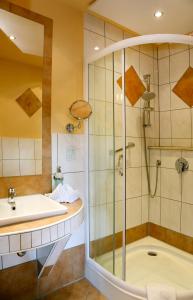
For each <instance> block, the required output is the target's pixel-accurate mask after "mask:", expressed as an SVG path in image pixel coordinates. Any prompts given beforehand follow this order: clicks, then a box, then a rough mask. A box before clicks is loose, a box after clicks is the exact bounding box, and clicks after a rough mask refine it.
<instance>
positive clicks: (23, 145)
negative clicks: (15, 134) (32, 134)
mask: <svg viewBox="0 0 193 300" xmlns="http://www.w3.org/2000/svg"><path fill="white" fill-rule="evenodd" d="M19 154H20V159H34V157H35V155H34V154H35V143H34V139H21V138H19Z"/></svg>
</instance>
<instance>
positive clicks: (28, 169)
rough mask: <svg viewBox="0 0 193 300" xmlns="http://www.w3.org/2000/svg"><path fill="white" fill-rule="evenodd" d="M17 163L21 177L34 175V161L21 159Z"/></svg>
mask: <svg viewBox="0 0 193 300" xmlns="http://www.w3.org/2000/svg"><path fill="white" fill-rule="evenodd" d="M19 163H20V173H21V176H25V175H35V174H36V164H35V159H21V160H20V161H19Z"/></svg>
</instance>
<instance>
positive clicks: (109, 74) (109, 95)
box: [105, 70, 114, 102]
mask: <svg viewBox="0 0 193 300" xmlns="http://www.w3.org/2000/svg"><path fill="white" fill-rule="evenodd" d="M105 76H106V87H105V92H106V97H105V98H106V101H108V102H112V101H113V93H114V90H113V83H114V81H113V80H114V78H113V71H111V70H106V72H105Z"/></svg>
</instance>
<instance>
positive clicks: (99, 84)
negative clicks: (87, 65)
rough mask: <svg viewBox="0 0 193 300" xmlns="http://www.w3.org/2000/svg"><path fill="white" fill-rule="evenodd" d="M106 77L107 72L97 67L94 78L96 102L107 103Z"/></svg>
mask: <svg viewBox="0 0 193 300" xmlns="http://www.w3.org/2000/svg"><path fill="white" fill-rule="evenodd" d="M105 77H106V70H105V69H104V68H100V67H96V66H95V70H94V78H95V81H94V83H95V86H94V98H95V100H103V101H105V96H106V92H105V88H106V86H105Z"/></svg>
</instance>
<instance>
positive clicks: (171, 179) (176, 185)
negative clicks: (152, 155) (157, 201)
mask: <svg viewBox="0 0 193 300" xmlns="http://www.w3.org/2000/svg"><path fill="white" fill-rule="evenodd" d="M161 196H162V197H165V198H169V199H174V200H178V201H180V197H181V184H180V175H179V174H178V173H177V171H176V170H175V169H165V168H161Z"/></svg>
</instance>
